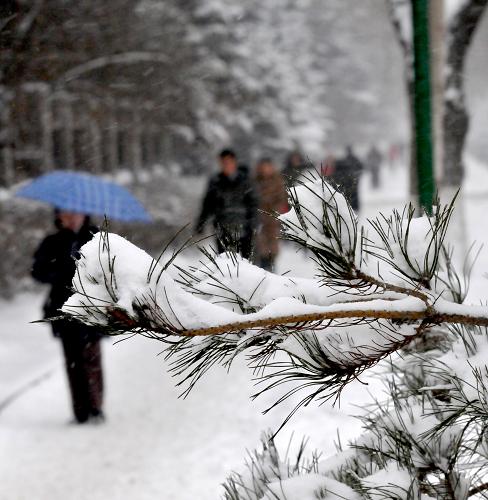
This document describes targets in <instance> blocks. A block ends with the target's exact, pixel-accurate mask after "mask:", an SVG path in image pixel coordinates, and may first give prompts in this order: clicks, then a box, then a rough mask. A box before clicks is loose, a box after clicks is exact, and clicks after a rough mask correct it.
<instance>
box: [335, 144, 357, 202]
mask: <svg viewBox="0 0 488 500" xmlns="http://www.w3.org/2000/svg"><path fill="white" fill-rule="evenodd" d="M362 171H363V164H362V163H361V161H360V160H359V159H358V158H357V157H356V156H355V154H354V152H353V149H352V147H351V146H347V147H346V156H344V157H343V158H341V159H339V160H337V161H336V164H335V169H334V174H333V176H332V180H333V182H334V183H335V184H336V186H337V187H338V189H339V190H340V191H341V193H342V194H343V195H344V196H345V197H346V199H347V201H349V203H350V205H351V207H352V208H353V209H354V210H356V211H357V210H359V179H360V177H361V173H362Z"/></svg>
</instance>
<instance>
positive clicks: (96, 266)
mask: <svg viewBox="0 0 488 500" xmlns="http://www.w3.org/2000/svg"><path fill="white" fill-rule="evenodd" d="M289 195H290V202H291V206H292V208H291V210H290V211H289V212H288V213H287V214H284V215H282V216H280V219H281V221H282V224H283V236H284V237H285V238H286V239H289V240H291V241H293V242H295V243H296V244H298V245H299V246H301V247H302V248H304V249H306V250H307V251H308V253H309V256H310V258H311V259H313V261H314V262H315V265H316V270H317V276H316V278H313V279H304V278H292V277H288V276H278V275H274V274H271V273H269V272H266V271H264V270H262V269H259V268H257V267H255V266H253V265H252V264H251V263H250V262H248V261H246V260H244V259H242V258H241V257H239V256H238V255H234V254H232V253H224V254H221V255H213V254H212V253H211V252H209V251H208V250H202V252H203V253H202V259H201V261H200V265H198V266H195V267H185V268H182V267H178V266H176V268H175V266H173V263H174V259H175V257H176V255H177V253H178V250H176V251H170V250H166V251H165V252H163V253H162V255H161V256H160V257H159V258H158V259H153V258H151V257H150V256H149V255H148V254H146V253H145V252H144V251H142V250H140V249H139V248H137V247H135V246H134V245H132V244H131V243H129V242H128V241H126V240H124V239H123V238H121V237H119V236H117V235H115V234H109V233H107V232H102V233H100V234H99V235H97V236H96V237H95V238H94V239H93V240H92V241H91V242H89V243H88V244H87V245H85V246H84V247H83V248H82V257H81V259H80V261H79V263H78V267H77V273H76V275H75V278H74V280H73V287H74V292H75V293H74V295H73V296H72V297H71V298H70V299H69V300H68V302H67V303H66V304H65V306H64V308H63V310H64V312H65V313H68V314H70V315H72V316H73V317H75V318H77V319H78V320H81V321H84V322H86V323H89V324H94V325H98V327H99V328H101V329H102V330H103V331H105V332H106V333H108V334H130V335H134V334H139V335H143V336H146V337H149V338H151V339H155V340H157V341H161V342H163V343H165V344H166V357H167V359H168V360H170V361H171V364H170V367H171V370H172V372H173V374H174V375H175V376H176V377H178V378H179V379H180V381H179V384H181V385H182V386H183V391H184V394H187V393H188V391H190V390H191V389H192V388H193V387H194V386H195V384H196V383H197V381H198V380H199V378H200V377H202V376H203V375H204V374H205V373H206V372H207V371H208V370H209V369H210V368H211V367H212V366H213V365H215V364H222V365H224V366H226V367H231V365H232V361H233V360H234V359H235V358H236V356H238V355H245V356H247V359H248V363H249V366H250V367H251V368H252V369H253V371H254V374H255V375H256V374H257V376H258V377H259V379H260V390H259V394H261V393H263V392H267V391H269V390H279V389H280V388H281V389H283V392H282V394H281V395H280V396H279V397H278V398H277V399H276V402H275V403H274V404H273V405H272V406H273V407H274V406H276V405H278V404H281V403H283V402H284V401H286V400H288V398H290V397H296V396H297V395H299V394H301V400H300V402H299V403H298V404H297V405H296V406H295V408H294V409H293V410H292V412H291V413H290V415H289V418H291V416H292V415H293V414H294V413H295V412H296V411H298V410H299V409H300V408H301V407H302V406H303V405H305V404H309V403H311V402H312V401H321V400H327V399H330V398H337V397H339V396H340V393H341V391H342V389H343V388H344V387H345V386H346V385H347V384H349V383H350V382H351V381H353V380H356V379H357V378H358V377H359V376H361V375H362V374H363V373H364V372H367V371H368V370H369V369H371V368H372V367H373V366H375V365H377V364H378V363H380V362H381V363H382V364H383V366H388V361H390V362H391V370H389V372H387V373H385V380H386V383H387V384H388V387H389V399H388V400H386V401H378V402H377V403H376V404H375V405H374V406H373V407H372V408H371V410H370V411H369V412H368V413H367V414H366V415H365V416H364V417H362V419H363V427H364V433H363V435H362V436H361V438H359V439H357V440H355V441H353V442H351V443H349V444H348V446H347V447H346V448H343V449H340V450H339V451H338V453H337V455H336V456H333V457H329V458H327V459H322V458H320V459H319V458H318V454H314V455H312V456H311V457H310V458H309V459H307V458H306V456H305V454H304V449H303V447H302V448H300V450H299V452H298V456H297V457H294V458H292V457H280V453H279V452H278V450H277V449H276V447H275V444H274V442H273V438H272V436H265V437H264V438H263V445H262V448H261V449H259V450H258V451H256V453H255V454H254V455H252V456H251V457H250V460H249V461H248V464H247V468H246V469H245V470H244V471H243V472H242V473H236V474H233V475H232V476H231V477H230V478H229V480H228V482H227V483H226V485H225V495H226V498H227V499H232V500H237V499H268V498H269V499H271V498H274V499H283V500H285V499H290V498H301V499H315V498H323V499H337V498H348V499H354V498H358V499H359V498H363V499H372V498H374V499H376V498H389V499H391V498H398V499H419V500H420V499H423V500H427V499H431V498H441V499H446V500H447V499H456V500H458V499H466V498H470V497H473V498H484V497H486V496H487V495H488V482H487V478H486V477H485V472H486V466H487V464H488V456H487V453H488V442H487V440H486V437H487V434H486V423H487V422H488V411H487V409H488V405H487V401H486V396H487V389H488V378H487V377H488V368H487V365H486V351H487V349H488V334H487V330H486V327H487V326H488V307H486V306H482V305H479V306H471V305H469V306H468V305H465V304H464V300H465V297H466V292H467V284H468V281H467V279H465V278H463V277H462V276H460V275H459V274H458V273H457V272H456V270H455V269H454V268H453V264H452V261H451V255H452V251H451V250H450V249H449V247H448V245H447V243H446V241H445V235H446V231H447V228H448V225H449V220H450V218H451V214H452V211H453V203H451V204H449V205H447V206H441V205H440V203H438V204H437V206H436V207H435V210H434V213H433V215H432V216H427V215H423V216H421V217H416V216H415V210H414V208H413V207H412V206H409V207H406V208H405V209H404V210H403V211H401V212H398V211H393V212H392V213H391V214H390V215H383V214H379V215H378V217H377V218H375V219H371V220H368V221H366V222H362V221H360V220H359V219H358V218H357V216H356V215H355V213H354V212H353V210H352V209H351V208H350V207H349V205H348V204H347V201H346V200H345V198H344V197H343V196H342V195H341V194H340V193H339V192H337V191H335V190H334V189H333V188H332V187H331V186H329V185H328V184H327V183H326V182H325V181H324V180H323V179H322V178H319V177H316V176H315V175H313V174H311V175H310V178H308V179H306V180H305V181H304V182H303V183H302V184H300V185H298V186H297V187H295V188H292V190H291V191H290V193H289ZM184 246H185V245H184ZM170 267H173V270H172V271H170ZM468 275H469V265H468V268H467V269H465V273H464V275H463V276H468ZM287 421H288V419H287V420H286V421H285V422H284V424H285V423H286V422H287Z"/></svg>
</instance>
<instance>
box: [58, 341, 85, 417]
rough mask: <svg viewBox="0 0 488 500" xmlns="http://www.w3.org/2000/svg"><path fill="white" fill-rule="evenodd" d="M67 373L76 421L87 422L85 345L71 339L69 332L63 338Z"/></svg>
mask: <svg viewBox="0 0 488 500" xmlns="http://www.w3.org/2000/svg"><path fill="white" fill-rule="evenodd" d="M61 343H62V346H63V352H64V359H65V364H66V373H67V375H68V382H69V389H70V394H71V404H72V407H73V413H74V415H75V419H76V420H77V422H79V423H83V422H86V421H87V420H88V417H89V401H88V387H87V382H86V377H85V374H84V368H83V356H82V354H83V349H84V345H83V344H82V343H81V342H80V341H79V339H78V338H76V336H75V335H73V336H72V338H70V337H69V332H68V334H66V335H62V336H61Z"/></svg>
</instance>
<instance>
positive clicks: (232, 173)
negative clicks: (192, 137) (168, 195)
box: [196, 149, 257, 259]
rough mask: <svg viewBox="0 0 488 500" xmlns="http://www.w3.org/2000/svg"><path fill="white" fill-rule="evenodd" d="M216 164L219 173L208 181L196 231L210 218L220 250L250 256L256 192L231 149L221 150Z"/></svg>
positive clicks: (255, 219)
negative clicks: (218, 167)
mask: <svg viewBox="0 0 488 500" xmlns="http://www.w3.org/2000/svg"><path fill="white" fill-rule="evenodd" d="M219 165H220V172H219V173H217V174H215V175H213V176H212V177H211V178H210V181H209V183H208V186H207V191H206V194H205V197H204V199H203V203H202V209H201V212H200V216H199V218H198V222H197V225H196V231H197V233H201V232H202V231H203V229H204V227H205V224H206V223H207V222H208V221H210V220H211V221H212V223H213V226H214V228H215V234H216V237H217V249H218V251H219V253H222V252H224V251H225V250H234V251H236V252H238V253H240V254H241V255H242V256H243V257H244V258H246V259H249V258H250V257H251V254H252V247H253V236H254V232H255V230H256V223H257V198H256V193H255V190H254V187H253V185H252V183H251V180H250V179H249V174H248V172H246V171H245V170H244V169H243V168H239V167H238V164H237V158H236V155H235V153H234V152H233V151H232V150H230V149H224V150H223V151H222V152H221V153H220V155H219Z"/></svg>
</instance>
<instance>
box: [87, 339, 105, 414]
mask: <svg viewBox="0 0 488 500" xmlns="http://www.w3.org/2000/svg"><path fill="white" fill-rule="evenodd" d="M83 375H84V377H85V380H86V385H87V400H88V409H89V414H90V416H92V417H97V416H102V415H103V372H102V350H101V346H100V340H93V341H90V342H87V344H86V345H85V349H84V350H83Z"/></svg>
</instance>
